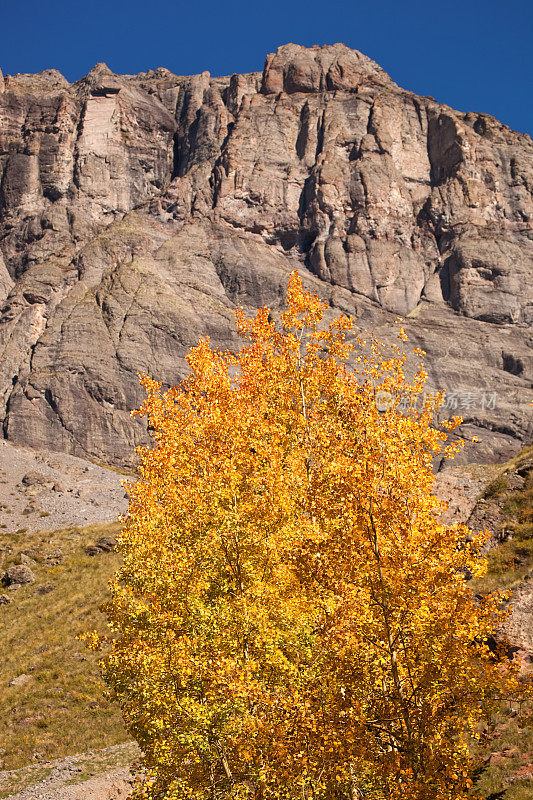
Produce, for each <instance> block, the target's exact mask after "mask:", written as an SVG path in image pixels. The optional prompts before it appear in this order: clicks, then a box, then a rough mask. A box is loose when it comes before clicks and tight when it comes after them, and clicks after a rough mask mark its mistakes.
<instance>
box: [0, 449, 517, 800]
mask: <svg viewBox="0 0 533 800" xmlns="http://www.w3.org/2000/svg"><path fill="white" fill-rule="evenodd" d="M532 467H533V447H530V448H526V449H525V450H523V451H522V452H521V453H520V454H519V455H518V456H516V457H515V458H514V459H512V460H511V461H509V462H508V463H506V464H505V465H503V466H502V468H501V472H500V473H499V474H498V475H497V476H496V477H495V478H493V480H492V481H491V483H489V484H488V485H487V487H486V488H485V490H484V491H483V493H482V494H481V496H480V498H479V503H478V505H477V506H476V511H475V512H474V514H473V515H472V518H471V524H473V522H474V521H475V519H476V520H477V522H478V523H480V524H482V523H483V521H485V522H486V521H487V520H492V521H493V523H494V528H495V539H496V541H497V542H498V543H497V544H496V546H495V547H493V548H492V550H491V551H490V553H489V557H488V560H489V567H488V571H487V575H486V576H485V577H484V578H483V579H481V580H480V581H478V582H477V584H476V585H475V587H474V588H475V590H476V591H477V592H482V591H483V592H484V591H491V590H493V589H495V588H497V587H499V586H504V587H506V588H510V589H512V590H514V589H515V588H516V587H518V586H519V585H523V583H524V581H526V582H527V580H528V576H529V575H530V574H531V573H532V571H533V470H532ZM480 510H481V511H480ZM118 530H119V525H118V523H115V524H110V525H91V526H88V527H85V528H77V527H69V528H65V529H61V530H57V531H41V532H37V533H27V532H18V533H16V534H15V533H3V532H2V533H1V534H0V567H1V573H2V574H3V573H4V572H5V570H6V569H7V568H8V567H9V566H10V565H12V564H14V563H16V562H17V561H20V555H19V554H20V553H25V554H27V556H28V557H29V558H31V559H32V561H33V562H34V563H31V564H30V568H31V570H32V572H33V573H34V575H35V583H33V584H29V585H26V586H21V587H20V588H18V589H12V588H2V587H1V586H0V594H4V596H5V597H7V598H9V603H7V604H5V605H0V622H1V625H2V629H3V658H2V660H1V662H0V707H1V708H2V710H3V714H2V715H1V716H0V769H4V770H8V769H9V770H12V769H17V768H20V767H23V766H26V765H29V764H34V765H36V766H34V767H33V768H32V769H31V770H29V771H28V770H25V771H24V776H25V777H24V783H26V782H28V781H30V779H31V776H32V775H33V774H34V772H35V770H41V771H42V770H43V769H45V768H46V765H45V764H43V765H42V767H41V766H37V765H38V762H48V761H50V760H52V759H56V758H59V757H61V756H66V755H69V754H73V753H82V752H86V751H88V750H92V749H95V748H104V747H108V746H110V745H114V744H119V743H122V742H126V741H127V740H128V735H127V733H126V731H125V730H124V727H123V725H122V721H121V717H120V713H119V711H118V709H117V708H116V707H115V706H114V705H113V704H112V703H109V702H108V701H107V700H106V699H105V698H104V696H103V686H102V684H101V682H100V681H99V678H98V669H97V665H96V661H97V657H96V656H95V655H94V654H93V653H91V652H89V651H88V650H87V649H86V648H85V647H84V645H83V644H82V643H80V642H79V641H77V639H76V636H77V635H78V634H79V633H80V632H82V631H85V630H87V629H93V628H94V629H97V630H103V629H104V627H105V621H104V618H103V616H102V615H101V614H100V612H99V611H98V606H99V605H100V603H101V602H102V601H103V599H104V597H105V595H106V587H107V583H108V580H109V579H110V577H111V575H112V573H113V572H114V571H115V569H116V567H117V565H118V562H119V556H118V555H117V554H116V553H113V552H100V553H99V554H98V555H93V556H91V555H88V554H87V553H86V548H87V547H91V546H94V544H95V542H96V541H98V539H100V538H101V537H102V536H114V535H116V533H117V532H118ZM58 550H61V551H62V554H59V553H58ZM43 587H44V588H43ZM51 587H53V588H51ZM517 711H518V709H517V708H512V707H511V708H509V713H508V714H507V715H499V716H497V717H494V718H493V719H492V720H491V721H490V723H489V724H488V725H487V726H486V728H485V729H484V731H483V734H482V738H481V742H480V745H481V747H480V749H479V755H480V760H481V766H480V772H479V780H478V784H477V787H476V789H477V791H481V792H482V796H483V797H485V798H491V800H529V798H531V797H532V796H533V731H532V730H531V728H527V727H524V726H523V725H522V724H520V723H519V722H518V717H517ZM102 763H104V765H105V762H102ZM35 774H37V773H35ZM39 774H40V773H39ZM20 778H21V779H22V773H21V776H20ZM82 779H83V774H80V776H79V780H82ZM14 780H15V777H11V778H10V788H14V784H13V781H14ZM17 780H18V779H17ZM6 792H7V785H6V788H5V789H4V786H0V796H3V795H5V794H6Z"/></svg>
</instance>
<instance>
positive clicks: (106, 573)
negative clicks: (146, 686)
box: [0, 524, 127, 769]
mask: <svg viewBox="0 0 533 800" xmlns="http://www.w3.org/2000/svg"><path fill="white" fill-rule="evenodd" d="M118 527H119V526H118V524H114V525H92V526H89V527H87V528H68V529H65V530H58V531H53V532H50V531H41V532H38V533H32V534H30V533H17V534H5V533H1V534H0V548H1V550H0V564H1V567H2V569H1V572H2V574H3V573H4V572H5V569H6V568H7V567H8V566H10V565H11V564H13V563H15V561H16V560H19V559H17V554H18V553H20V552H21V551H23V552H25V553H27V554H28V555H29V556H30V557H31V558H32V560H33V561H34V562H35V563H31V564H30V568H31V570H32V571H33V573H34V575H35V583H34V584H30V585H26V586H21V587H20V588H18V589H16V590H13V589H5V588H2V587H1V586H0V593H3V594H5V595H6V596H7V597H8V598H9V600H10V602H9V603H8V604H6V605H0V626H1V628H2V651H3V652H2V659H1V660H0V708H1V709H2V714H1V715H0V768H1V769H13V768H16V767H20V766H23V765H25V764H28V763H30V762H32V761H33V762H35V761H37V760H41V759H42V760H46V761H48V760H50V759H53V758H58V757H59V756H62V755H66V754H69V753H79V752H83V751H86V750H89V749H91V748H96V747H98V748H101V747H105V746H107V745H112V744H118V743H120V742H124V741H126V739H127V737H126V733H125V731H124V729H123V727H122V724H121V717H120V714H119V712H118V710H117V709H116V708H115V707H114V706H113V705H111V704H109V703H108V702H107V701H106V700H105V699H104V698H103V693H102V686H101V684H100V682H99V681H98V669H97V666H96V660H97V659H96V656H95V655H94V654H93V653H91V652H89V651H88V650H87V649H86V648H85V646H84V645H83V643H81V642H79V641H77V640H76V636H77V634H79V633H80V632H82V631H85V630H88V629H93V628H94V629H102V628H103V627H104V625H105V623H104V619H103V617H102V615H101V614H100V612H99V611H98V606H99V604H100V603H101V602H102V600H103V599H104V596H105V592H106V587H107V583H108V580H109V578H110V577H111V575H112V573H113V572H114V571H115V569H116V567H117V564H118V556H117V555H116V554H114V553H112V552H110V553H105V552H101V553H100V554H99V555H95V556H89V555H87V554H86V553H85V548H86V547H87V546H88V545H93V544H94V543H95V541H96V540H97V539H98V538H99V537H101V536H103V535H113V534H116V533H117V532H118ZM58 548H60V549H61V551H62V554H63V555H62V558H61V556H60V555H59V554H57V553H56V552H55V551H57V549H58Z"/></svg>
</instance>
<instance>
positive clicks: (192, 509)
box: [102, 273, 517, 800]
mask: <svg viewBox="0 0 533 800" xmlns="http://www.w3.org/2000/svg"><path fill="white" fill-rule="evenodd" d="M324 313H325V306H324V305H323V304H322V303H321V302H320V301H319V299H318V298H317V297H315V296H313V295H312V294H309V293H307V292H306V291H304V290H303V288H302V284H301V281H300V279H299V278H298V276H297V275H296V273H294V274H293V275H292V276H291V278H290V281H289V285H288V291H287V307H286V311H285V312H284V313H283V315H282V316H281V318H280V320H279V323H278V324H275V323H274V322H273V321H271V315H270V313H269V310H268V309H266V308H262V309H260V310H259V311H258V313H257V315H256V316H255V317H254V318H253V319H247V318H246V317H245V315H244V313H243V312H242V310H238V311H237V323H238V326H239V331H240V334H241V335H242V337H243V338H244V339H245V340H246V342H245V346H244V347H243V349H242V350H241V351H240V352H239V353H238V354H237V355H235V354H232V353H229V352H220V351H216V350H213V349H212V348H211V346H210V343H209V340H208V339H204V340H202V341H200V343H199V344H198V346H197V347H195V348H194V349H193V350H192V351H191V352H190V354H189V356H188V363H189V367H190V376H189V377H187V378H186V379H185V380H184V381H183V383H182V384H181V385H180V386H178V387H174V388H171V389H169V390H168V391H165V392H162V390H161V385H160V384H159V383H157V382H156V381H154V380H152V379H151V378H149V377H147V376H144V377H143V378H142V383H143V385H144V387H145V389H146V392H147V399H146V401H145V403H144V405H143V406H142V408H141V409H140V411H139V412H135V413H139V414H142V415H146V416H147V417H148V421H149V424H150V425H151V426H152V430H153V435H154V438H155V446H154V447H153V448H147V449H142V450H141V451H140V467H139V472H140V476H139V479H138V481H137V482H136V483H133V484H131V485H129V492H130V497H131V501H130V507H129V512H128V515H127V518H126V524H125V528H124V532H123V534H122V536H121V548H122V554H123V559H124V560H123V565H122V567H121V569H120V570H119V572H118V574H117V575H116V578H115V580H114V582H113V583H112V586H111V600H110V601H109V603H108V604H107V606H106V611H107V614H108V619H109V622H110V625H111V627H112V630H113V637H111V638H110V640H109V643H108V648H109V649H108V652H107V654H106V655H105V657H104V658H103V660H102V666H103V671H104V676H105V678H106V680H107V682H108V684H109V685H110V687H111V688H112V692H113V694H114V696H115V697H116V699H117V700H118V702H119V703H120V705H121V707H122V711H123V714H124V718H125V721H126V725H127V727H128V729H129V731H130V732H131V734H132V735H133V736H134V737H135V739H136V740H137V741H138V743H139V745H140V747H141V749H142V750H143V752H144V754H145V757H144V764H145V767H146V770H147V775H146V779H145V780H143V781H142V782H140V783H139V784H138V785H137V787H136V789H135V796H136V797H137V798H180V800H181V799H183V800H185V798H188V800H196V798H198V799H199V798H206V800H207V798H212V799H213V800H215V798H240V797H248V796H253V797H256V798H265V800H266V798H272V799H275V800H282V799H284V798H287V800H289V798H302V800H305V799H306V798H311V797H312V798H315V799H316V800H326V799H327V800H329V798H331V799H332V800H333V798H338V800H341V798H347V799H348V798H350V800H356V798H359V797H368V798H375V800H385V799H386V800H396V799H397V798H398V800H399V798H409V800H430V799H431V800H444V799H445V798H447V799H448V800H459V798H462V797H464V796H466V793H467V792H468V790H469V787H470V785H471V779H470V775H471V771H472V764H471V761H470V758H469V755H468V751H467V738H468V736H470V735H471V734H473V733H474V734H475V730H476V726H477V725H478V723H479V720H480V718H481V717H482V714H483V713H484V712H485V711H487V710H488V709H490V708H491V707H493V706H494V705H495V703H497V702H498V698H500V697H502V696H505V695H509V693H513V692H515V691H516V689H517V685H516V680H515V671H516V670H515V667H514V665H513V664H512V663H510V662H508V661H506V659H505V657H504V656H503V655H502V656H501V659H499V661H497V660H496V659H495V658H494V655H493V654H491V653H490V652H489V649H488V646H487V637H488V636H489V634H490V633H491V632H492V631H493V630H494V629H495V626H496V625H497V624H498V621H499V619H500V617H501V613H500V611H499V610H498V609H499V598H498V597H496V596H492V595H491V596H488V597H485V598H483V599H482V600H476V598H475V597H474V596H473V595H472V593H471V591H470V589H469V587H468V583H467V581H466V580H465V575H470V574H479V573H480V572H481V571H482V569H483V560H482V559H481V557H480V547H481V545H482V543H483V542H482V540H480V539H479V538H477V539H475V538H473V537H472V536H471V534H470V532H469V531H468V530H467V529H466V528H465V527H464V526H462V525H453V526H446V525H444V524H443V522H442V521H441V518H440V513H441V511H442V505H441V503H440V502H439V501H438V500H437V498H436V497H435V496H434V495H433V494H432V487H433V475H432V469H431V467H432V458H433V457H434V456H435V455H436V454H438V453H441V454H442V453H444V454H445V455H447V456H452V455H453V453H454V452H455V451H456V449H457V445H449V446H447V447H446V446H445V445H444V440H445V436H446V435H445V433H443V432H442V431H440V430H438V429H437V427H434V426H432V423H433V422H434V418H435V413H436V411H437V409H438V407H439V405H440V403H441V397H440V396H439V395H438V394H437V395H430V396H425V400H424V402H423V403H422V407H421V408H420V403H419V402H418V403H417V400H418V401H420V398H421V396H422V395H423V391H424V383H425V378H426V374H425V372H424V369H423V366H420V369H419V370H418V372H417V373H416V375H415V376H414V378H412V379H411V380H408V379H407V377H406V375H405V373H404V367H405V356H404V355H403V354H402V352H401V350H400V348H399V347H398V346H387V347H386V346H384V345H382V344H379V343H377V342H370V343H368V344H367V343H364V342H361V341H356V345H355V346H356V347H357V349H356V351H355V352H354V353H353V358H351V362H350V365H348V363H347V359H348V356H349V353H350V350H351V349H352V345H351V344H350V343H349V341H348V337H349V336H352V334H351V333H350V331H351V330H352V322H351V320H349V319H347V318H345V317H342V316H341V317H339V318H338V319H335V320H334V321H333V322H332V323H331V324H330V325H329V327H327V328H325V329H323V328H322V327H321V322H322V320H323V316H324ZM404 337H405V334H404V333H403V331H402V330H401V329H400V338H404ZM419 355H421V354H419ZM376 393H379V400H380V402H378V403H376ZM406 396H407V397H408V398H409V399H410V401H411V402H410V405H409V407H408V410H407V411H406V412H404V413H400V411H399V410H398V405H399V403H400V401H401V400H402V398H405V397H406ZM383 398H386V399H387V402H385V403H384V402H383ZM380 408H381V409H382V410H379V409H380ZM456 424H458V421H457V420H455V421H453V422H452V423H451V424H450V425H448V428H449V429H452V428H453V427H454V426H455V425H456Z"/></svg>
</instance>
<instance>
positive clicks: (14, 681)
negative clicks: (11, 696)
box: [9, 674, 31, 686]
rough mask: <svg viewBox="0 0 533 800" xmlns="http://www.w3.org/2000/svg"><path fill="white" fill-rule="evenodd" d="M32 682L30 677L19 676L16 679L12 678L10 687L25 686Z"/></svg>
mask: <svg viewBox="0 0 533 800" xmlns="http://www.w3.org/2000/svg"><path fill="white" fill-rule="evenodd" d="M30 680H31V677H30V676H29V675H25V674H22V675H17V677H16V678H12V679H11V680H10V681H9V685H10V686H24V685H25V684H26V683H28V681H30Z"/></svg>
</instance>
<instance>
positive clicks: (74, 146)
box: [0, 44, 533, 462]
mask: <svg viewBox="0 0 533 800" xmlns="http://www.w3.org/2000/svg"><path fill="white" fill-rule="evenodd" d="M532 156H533V143H532V142H531V139H530V138H529V137H528V136H525V135H522V134H518V133H515V132H513V131H511V130H510V129H509V128H507V127H506V126H504V125H502V124H501V123H499V122H498V121H497V120H495V119H493V118H492V117H490V116H487V115H484V114H478V113H466V114H464V113H460V112H457V111H453V110H452V109H450V108H448V107H446V106H443V105H441V104H439V103H437V102H436V101H435V100H433V99H432V98H428V97H419V96H417V95H414V94H413V93H411V92H408V91H405V90H403V89H401V88H399V87H398V86H397V85H396V84H395V83H393V82H392V80H391V79H390V78H389V77H388V76H387V75H386V73H385V72H384V71H383V70H382V69H381V68H380V67H379V66H378V65H377V64H375V63H374V62H372V61H371V60H370V59H368V58H367V57H365V56H363V55H362V54H360V53H358V52H356V51H352V50H349V49H348V48H346V47H345V46H344V45H334V46H327V47H322V48H319V47H314V48H303V47H300V46H297V45H292V44H291V45H285V46H283V47H281V48H279V50H278V51H277V53H276V54H272V55H269V56H267V59H266V63H265V68H264V71H263V73H262V74H261V73H252V74H247V75H233V76H231V77H223V78H211V77H210V76H209V74H208V73H202V74H201V75H195V76H191V77H180V76H176V75H173V74H172V73H170V72H168V71H167V70H165V69H158V70H155V71H151V72H148V73H143V74H140V75H137V76H124V75H123V76H117V75H113V74H112V73H111V72H110V71H109V69H108V68H107V67H106V66H105V65H103V64H99V65H97V66H96V67H95V68H94V69H93V70H92V71H91V72H90V73H89V74H88V75H87V76H86V77H85V78H83V79H82V80H80V81H78V82H77V83H74V84H72V85H70V84H68V82H67V81H66V80H65V79H64V78H63V77H62V76H61V75H60V74H59V73H58V72H56V71H55V70H48V71H46V72H43V73H40V74H38V75H16V76H6V77H5V79H4V80H3V82H2V81H0V173H1V188H0V213H1V223H0V303H1V306H0V352H1V353H2V356H1V362H0V419H1V420H3V432H4V436H5V437H6V438H8V439H10V440H11V441H13V442H14V443H19V444H27V445H31V446H33V447H46V448H47V449H57V450H64V451H67V452H70V453H74V454H75V455H81V456H84V457H96V458H98V459H101V460H106V461H114V462H124V461H126V460H128V458H130V457H131V452H132V447H133V446H134V445H135V444H137V443H139V442H140V441H142V440H143V439H144V437H145V435H146V434H145V431H144V429H143V427H142V425H141V423H140V422H138V421H135V420H132V419H131V418H130V416H129V410H130V409H131V408H134V407H136V406H137V405H138V404H139V401H140V392H139V387H138V382H137V377H136V372H137V371H138V370H141V371H142V370H147V371H148V372H150V373H151V374H152V375H154V376H155V377H157V378H159V379H161V380H162V381H163V382H165V383H169V384H170V383H174V382H176V381H177V380H179V378H180V377H181V376H182V375H183V374H184V372H185V364H184V361H183V356H184V354H185V353H186V351H187V350H188V349H189V348H190V346H191V345H193V344H195V343H196V341H197V340H198V338H199V336H201V335H202V334H206V333H207V334H209V335H210V336H211V338H212V340H213V341H214V342H215V343H216V344H219V345H222V346H230V347H231V346H235V343H236V340H235V335H234V325H233V308H234V306H235V304H236V303H240V304H243V305H244V306H245V307H249V308H251V307H257V306H258V305H261V304H262V303H268V304H273V305H275V306H277V305H279V303H280V302H281V298H282V295H283V290H284V287H285V284H286V279H287V274H288V272H289V271H290V270H292V269H298V270H299V271H300V273H301V274H302V275H303V276H304V280H305V282H306V284H307V285H308V286H310V287H312V288H313V289H314V290H316V291H317V292H318V293H319V294H320V295H321V296H322V297H324V298H325V299H327V300H328V301H329V303H330V305H331V307H332V309H333V311H335V310H338V309H340V310H342V311H344V312H347V313H350V314H353V315H354V316H355V317H356V319H357V322H358V325H360V326H361V327H363V328H369V327H370V328H373V329H375V330H377V332H378V334H379V335H381V336H384V337H387V336H389V335H391V331H392V328H393V322H394V319H395V318H396V317H397V316H398V315H399V316H402V317H404V318H405V324H406V327H407V331H408V333H409V335H410V337H411V340H412V342H413V343H414V344H415V345H418V346H421V347H423V349H424V350H426V351H427V359H428V367H429V373H430V381H431V385H432V386H433V387H436V388H440V389H444V390H446V391H447V392H448V396H449V410H450V413H461V414H462V415H463V416H464V417H465V425H464V427H463V429H464V432H465V434H466V435H471V434H473V433H476V434H477V435H478V436H480V439H481V442H480V445H479V447H478V449H477V451H474V450H471V456H470V457H471V458H472V457H475V458H477V459H489V458H499V457H501V456H504V455H507V454H508V453H510V452H513V451H514V450H516V449H518V447H519V446H520V445H521V443H523V442H524V441H527V440H528V438H531V415H530V407H529V404H530V402H531V398H532V392H531V386H532V383H531V381H532V376H531V372H532V370H531V367H532V357H531V347H532V344H533V337H532V328H531V323H532V321H533V293H532V284H533V281H532V273H533V240H532V224H531V221H532V218H533V198H532V187H533V157H532ZM453 392H456V393H457V394H456V395H455V396H453V395H452V393H453ZM454 403H457V407H454Z"/></svg>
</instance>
